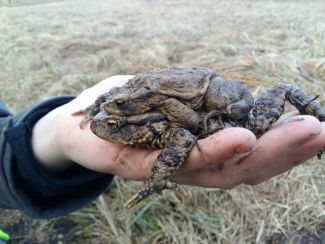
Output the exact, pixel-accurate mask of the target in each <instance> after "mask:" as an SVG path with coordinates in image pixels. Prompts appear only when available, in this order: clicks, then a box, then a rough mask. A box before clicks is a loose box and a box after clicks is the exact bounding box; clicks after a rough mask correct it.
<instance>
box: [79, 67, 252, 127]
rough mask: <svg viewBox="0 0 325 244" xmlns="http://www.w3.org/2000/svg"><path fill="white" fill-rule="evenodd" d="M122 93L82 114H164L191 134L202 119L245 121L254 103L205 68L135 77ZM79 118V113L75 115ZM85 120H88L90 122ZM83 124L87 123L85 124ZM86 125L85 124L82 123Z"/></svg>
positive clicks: (231, 83) (104, 97) (239, 87)
mask: <svg viewBox="0 0 325 244" xmlns="http://www.w3.org/2000/svg"><path fill="white" fill-rule="evenodd" d="M117 89H119V92H118V93H116V92H115V90H116V88H115V90H114V91H113V92H111V91H110V92H108V93H106V94H103V95H102V96H100V97H99V98H98V99H97V100H96V102H95V103H94V104H93V105H91V106H90V107H89V108H86V109H85V110H81V111H79V113H85V114H87V119H88V120H89V119H91V118H92V117H93V116H94V114H96V113H97V112H98V111H99V110H101V111H105V112H107V113H112V114H119V115H134V114H143V113H146V112H149V111H152V110H155V111H159V112H162V113H163V114H165V115H166V117H167V118H168V120H169V121H173V123H175V124H178V125H179V127H182V128H186V129H188V130H190V131H192V132H195V131H196V130H197V129H198V125H199V123H200V115H199V114H198V113H197V111H200V110H206V111H208V112H210V113H211V114H207V119H208V118H209V117H210V116H211V115H216V114H218V115H222V116H223V117H226V118H231V119H234V120H237V119H241V118H243V117H244V116H245V115H246V114H247V113H248V112H249V111H250V110H251V109H252V107H253V104H254V99H253V97H252V95H251V93H250V92H249V90H248V89H247V88H246V87H245V86H243V85H242V84H241V83H240V82H239V81H236V80H226V79H224V78H223V77H222V76H220V75H218V74H217V73H215V72H212V71H210V70H208V69H206V68H170V69H164V70H159V71H152V72H147V73H144V74H140V75H136V76H135V77H133V78H132V79H130V80H129V81H128V82H127V83H126V84H125V85H124V86H123V87H121V88H117ZM76 114H78V112H77V113H76ZM87 119H86V120H87ZM86 120H84V121H86ZM82 123H83V122H82Z"/></svg>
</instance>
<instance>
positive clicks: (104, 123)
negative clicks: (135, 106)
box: [91, 84, 325, 208]
mask: <svg viewBox="0 0 325 244" xmlns="http://www.w3.org/2000/svg"><path fill="white" fill-rule="evenodd" d="M286 100H288V101H289V102H290V103H291V104H292V105H293V106H295V107H296V108H297V109H298V110H299V112H300V113H301V114H310V115H313V116H315V117H317V118H318V119H319V120H320V121H325V111H324V110H323V109H322V108H321V107H320V104H319V103H318V102H317V101H316V100H315V97H311V96H308V95H307V94H306V93H305V92H304V91H303V90H302V89H300V88H298V87H296V86H292V85H288V84H281V85H279V86H278V87H275V88H270V89H267V90H266V91H265V92H264V93H263V94H262V95H261V96H260V97H259V98H258V99H257V100H256V102H255V105H254V107H253V109H252V110H251V111H249V112H247V113H246V115H244V116H243V117H241V118H240V119H232V118H226V119H225V118H223V117H222V116H220V114H218V113H217V114H213V115H211V116H209V117H208V118H207V114H209V113H210V111H208V110H207V109H206V108H203V109H201V110H200V111H199V112H198V118H199V119H198V121H199V123H198V125H197V130H196V131H195V132H192V131H190V130H189V129H187V128H184V127H181V126H180V125H179V124H178V123H175V122H174V121H171V120H169V118H168V116H165V115H164V113H163V112H162V111H160V110H158V111H157V110H154V111H152V112H147V113H144V114H141V115H119V114H109V113H106V112H105V111H101V112H99V113H97V114H96V116H95V117H94V118H93V120H92V122H91V130H92V131H93V132H94V133H95V134H96V135H97V136H99V137H100V138H102V139H105V140H108V141H111V142H114V143H119V144H123V145H128V146H136V147H149V148H163V150H162V152H161V153H160V154H159V155H158V157H157V159H156V160H155V162H154V164H153V167H152V171H151V176H150V177H149V178H148V179H147V181H146V182H145V184H144V186H143V187H142V188H141V190H140V191H139V193H138V194H136V195H135V196H133V197H132V198H131V199H130V200H129V201H128V202H127V203H126V204H125V206H126V207H128V208H130V207H132V206H134V205H135V204H137V203H138V202H140V201H142V200H143V199H145V198H146V197H148V196H149V195H151V194H152V193H154V192H158V193H159V192H161V191H162V190H164V189H174V190H176V191H178V192H180V193H182V194H185V192H184V191H183V190H182V188H180V187H179V186H178V185H177V184H176V183H175V182H173V181H171V179H170V178H171V176H172V174H173V173H174V172H175V171H176V170H177V169H178V168H179V167H180V166H181V164H182V163H183V162H184V161H185V159H186V158H187V156H188V154H189V152H190V151H191V149H192V148H193V146H194V145H195V143H196V140H197V138H203V137H205V136H207V135H209V134H211V133H213V132H215V131H217V130H219V129H222V128H223V127H224V122H225V121H226V122H228V123H230V124H233V125H236V126H240V127H244V128H247V129H250V130H251V131H252V132H253V133H254V134H255V135H261V134H263V133H264V132H266V131H267V130H268V129H270V127H271V126H272V124H273V123H274V122H275V121H276V120H277V119H278V118H279V117H280V115H281V114H282V113H283V112H284V105H285V101H286Z"/></svg>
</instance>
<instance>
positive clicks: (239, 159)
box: [33, 76, 325, 188]
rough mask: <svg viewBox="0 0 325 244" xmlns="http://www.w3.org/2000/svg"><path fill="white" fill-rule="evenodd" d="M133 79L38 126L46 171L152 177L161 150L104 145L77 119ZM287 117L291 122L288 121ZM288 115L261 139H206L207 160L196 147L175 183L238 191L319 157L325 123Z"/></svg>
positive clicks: (103, 86) (235, 135)
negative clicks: (79, 169)
mask: <svg viewBox="0 0 325 244" xmlns="http://www.w3.org/2000/svg"><path fill="white" fill-rule="evenodd" d="M129 78H130V76H114V77H110V78H108V79H106V80H104V81H102V82H100V83H99V84H97V85H96V86H94V87H92V88H89V89H87V90H85V91H84V92H83V93H82V94H80V95H79V96H78V97H77V98H76V99H74V100H73V101H71V102H70V103H68V104H66V105H63V106H61V107H60V108H57V109H56V110H53V111H52V112H51V113H49V114H48V115H46V116H44V118H42V119H41V120H40V121H39V122H38V123H37V124H36V126H35V128H34V133H33V138H34V139H33V145H34V147H33V148H35V149H34V152H35V154H36V156H37V157H38V158H39V159H40V161H41V163H42V164H43V165H45V167H47V168H49V169H51V170H54V171H58V170H62V169H64V168H66V167H67V166H69V165H70V164H71V163H72V162H76V163H78V164H80V165H82V166H84V167H86V168H89V169H91V170H95V171H99V172H105V173H111V174H115V175H119V176H122V177H124V178H126V179H130V180H145V179H146V178H148V176H149V175H150V172H151V166H152V164H153V162H154V160H155V158H156V157H157V155H158V154H159V152H160V150H150V149H143V148H130V147H125V146H122V145H118V144H113V143H111V142H108V141H104V140H102V139H100V138H98V137H97V136H95V135H94V134H93V133H92V132H91V131H90V128H89V125H86V126H84V128H83V129H82V130H81V129H80V128H79V122H80V120H81V117H79V116H71V114H72V113H73V112H75V111H78V110H80V109H83V108H86V107H87V106H89V105H90V104H91V103H93V102H94V101H95V99H96V98H97V97H98V96H99V95H101V94H102V93H104V92H105V91H108V90H109V89H110V88H112V87H115V86H121V85H122V84H124V83H125V82H126V81H127V80H128V79H129ZM286 116H287V117H290V119H289V120H291V122H289V121H288V120H285V117H286ZM286 116H283V117H282V119H280V120H279V122H277V125H278V126H277V127H275V128H274V129H272V130H271V131H269V132H267V133H266V134H264V135H263V136H262V137H261V138H259V139H258V140H257V139H256V138H255V136H254V135H253V134H252V133H251V132H250V131H248V130H246V129H243V128H229V129H224V130H222V131H219V132H217V133H215V134H214V135H211V136H209V137H208V138H205V139H203V140H200V141H199V144H200V147H201V149H202V151H203V153H204V155H205V156H206V158H207V161H206V160H205V159H204V157H203V155H202V154H201V153H200V152H199V151H198V149H197V148H196V147H195V148H194V149H193V150H192V151H191V153H190V155H189V157H188V159H187V160H186V162H185V163H184V165H183V166H182V167H181V168H180V169H179V170H178V171H177V172H176V173H175V175H174V179H175V180H176V181H177V182H178V183H184V184H190V185H197V186H204V187H218V188H232V187H234V186H236V185H238V184H241V183H247V184H257V183H260V182H262V181H265V180H267V179H269V178H271V177H273V176H275V175H278V174H280V173H282V172H284V171H286V170H289V169H291V168H292V167H294V166H296V165H298V164H299V163H301V162H303V161H305V160H306V159H308V158H310V157H312V156H314V155H315V154H317V153H318V151H319V149H320V148H322V146H323V145H325V130H322V127H324V123H320V122H319V121H318V120H317V119H316V118H314V117H311V116H294V115H293V114H287V115H286ZM301 118H302V119H303V120H301ZM281 121H282V122H281ZM281 123H282V124H281ZM280 124H281V125H280ZM48 128H55V130H53V133H52V134H53V135H52V136H51V135H50V136H49V135H48V131H49V130H48ZM42 130H43V131H45V132H46V133H47V135H48V136H47V138H48V139H47V142H46V141H45V142H44V140H38V139H37V138H40V137H41V136H42V134H44V133H42ZM34 135H35V136H34ZM42 141H43V142H42ZM40 142H42V143H40ZM45 145H50V146H45ZM46 148H47V149H46Z"/></svg>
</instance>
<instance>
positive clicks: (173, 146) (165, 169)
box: [124, 128, 196, 208]
mask: <svg viewBox="0 0 325 244" xmlns="http://www.w3.org/2000/svg"><path fill="white" fill-rule="evenodd" d="M163 140H166V147H165V148H164V149H163V150H162V151H161V153H160V154H159V155H158V157H157V159H156V160H155V162H154V164H153V166H152V168H151V175H150V177H149V179H148V180H147V181H146V182H145V183H144V185H143V186H142V188H141V190H140V191H139V192H138V193H137V194H136V195H134V196H133V197H132V198H131V199H129V200H128V201H127V202H126V203H125V204H124V207H126V208H132V207H133V206H134V205H136V204H137V203H139V202H141V201H142V200H143V199H145V198H147V197H148V196H150V195H151V194H153V193H155V192H156V193H161V192H162V191H163V190H164V189H171V190H175V191H176V192H178V193H180V194H182V195H186V192H185V191H184V190H183V189H182V188H181V187H180V186H178V185H177V184H176V183H175V182H173V181H171V180H170V177H171V175H172V174H173V173H174V172H175V171H176V170H177V169H178V168H179V167H180V166H181V165H182V163H183V162H184V161H185V159H186V158H187V156H188V154H189V153H190V151H191V150H192V148H193V146H194V145H195V142H196V138H195V136H194V135H192V134H191V132H190V131H188V130H186V129H182V128H171V129H170V130H168V131H167V132H166V133H165V134H164V136H163Z"/></svg>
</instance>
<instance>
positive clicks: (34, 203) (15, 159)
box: [0, 97, 113, 218]
mask: <svg viewBox="0 0 325 244" xmlns="http://www.w3.org/2000/svg"><path fill="white" fill-rule="evenodd" d="M72 99H73V98H72V97H58V98H53V99H49V100H45V101H42V102H40V103H38V104H36V105H34V106H31V107H30V108H28V109H27V110H25V111H24V112H22V113H19V114H17V115H16V116H13V117H10V118H3V119H1V121H0V166H1V167H0V208H12V209H20V210H22V211H23V212H25V213H26V214H28V215H30V216H32V217H36V218H49V217H55V216H60V215H65V214H68V213H70V212H72V211H75V210H77V209H78V208H81V207H83V206H84V205H86V204H88V203H90V202H91V201H93V200H94V199H96V198H97V197H98V196H99V195H100V194H101V193H102V192H103V191H104V190H106V189H107V187H108V186H109V184H110V182H111V181H112V179H113V176H112V175H108V174H101V173H97V172H94V171H92V170H88V169H86V168H84V167H82V166H80V165H79V164H77V163H75V162H68V164H70V167H67V165H65V166H64V164H62V162H65V163H67V161H65V160H62V159H63V157H62V155H61V153H60V150H57V149H54V148H53V143H54V141H52V140H51V139H50V138H52V137H51V136H48V139H41V140H43V143H44V145H43V146H41V145H38V146H37V147H38V148H39V149H40V151H44V152H46V151H47V152H49V147H51V148H50V150H51V151H50V153H46V155H47V156H50V157H48V158H47V159H49V161H47V159H45V160H44V161H45V162H56V163H58V162H59V164H58V165H59V167H57V169H58V168H60V167H61V169H63V168H66V170H61V171H56V172H53V171H50V170H44V167H41V166H40V165H44V162H43V160H42V161H40V160H38V158H39V157H43V156H42V155H40V156H38V155H35V153H34V149H33V147H32V143H31V140H32V137H33V136H34V134H33V131H34V129H33V128H34V126H35V125H36V124H38V122H40V121H42V120H43V119H44V120H43V121H47V118H50V117H47V116H48V115H49V116H52V115H51V112H52V111H55V110H56V108H58V107H62V106H63V105H65V104H67V103H69V102H70V101H71V100H72ZM45 125H46V123H44V124H43V122H42V123H39V124H38V126H40V130H38V129H36V130H35V131H36V133H40V135H43V133H44V129H45V128H48V127H47V126H48V125H47V126H45ZM43 126H44V127H43ZM52 126H53V127H54V126H55V124H52ZM42 127H43V128H42ZM53 127H51V129H50V130H49V131H51V130H53ZM35 135H36V134H35ZM45 135H51V133H49V132H48V131H47V132H46V133H45ZM53 135H55V134H53ZM37 137H38V136H37V135H36V137H35V138H37ZM46 140H48V141H46ZM43 143H40V144H43ZM46 145H47V146H46ZM39 149H37V150H39ZM63 155H64V154H63ZM50 165H51V164H50ZM46 167H47V166H46ZM54 168H55V167H54Z"/></svg>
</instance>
